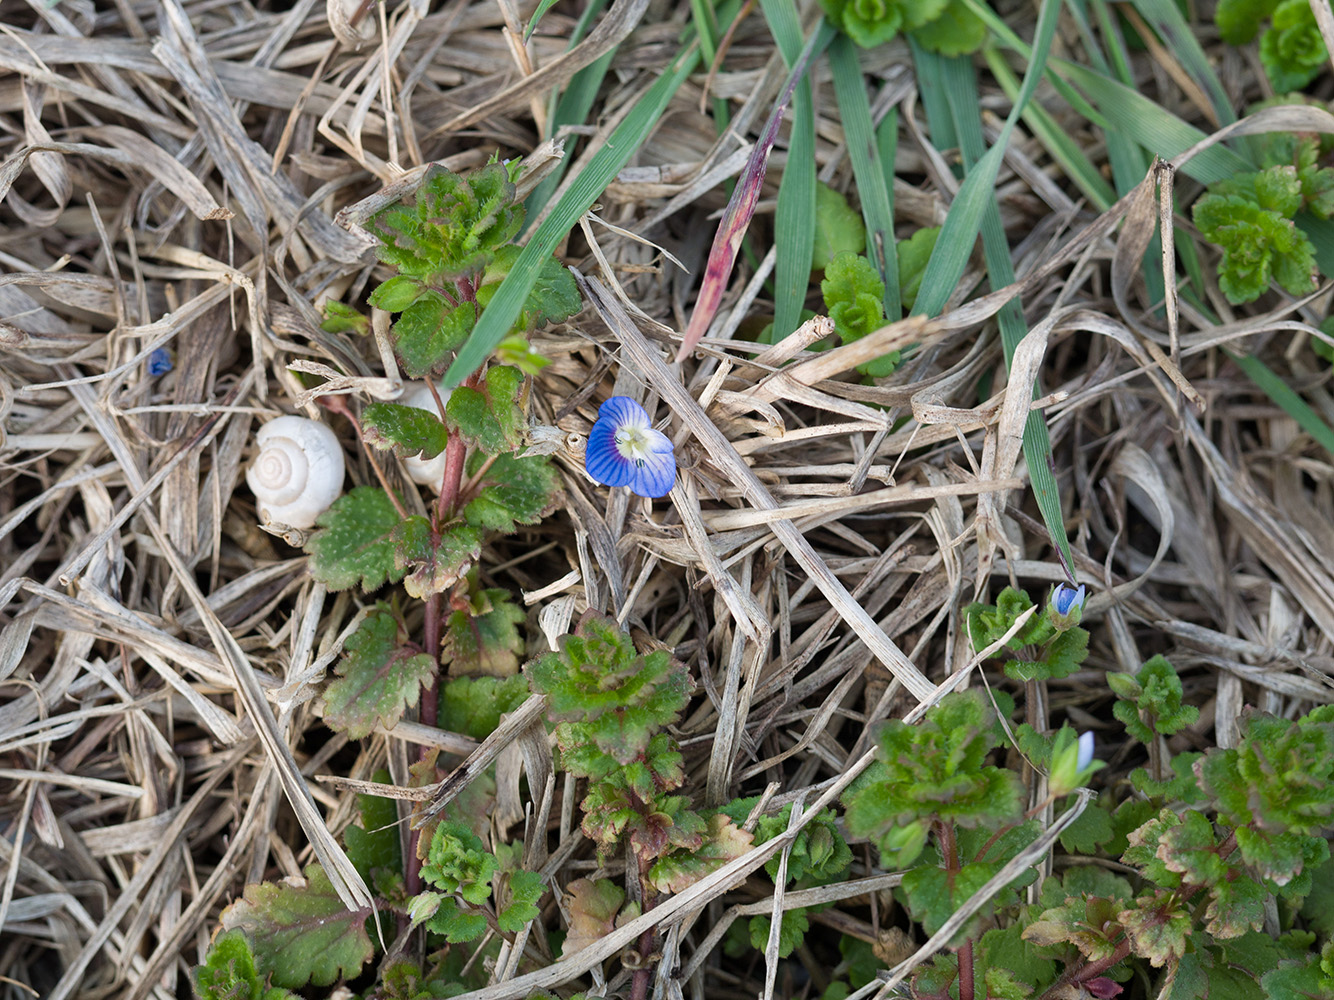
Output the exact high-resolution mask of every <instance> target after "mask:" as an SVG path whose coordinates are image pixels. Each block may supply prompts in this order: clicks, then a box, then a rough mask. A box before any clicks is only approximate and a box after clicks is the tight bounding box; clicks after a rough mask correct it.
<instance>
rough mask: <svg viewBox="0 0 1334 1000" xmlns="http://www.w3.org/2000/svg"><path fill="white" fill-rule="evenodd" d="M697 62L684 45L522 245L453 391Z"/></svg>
mask: <svg viewBox="0 0 1334 1000" xmlns="http://www.w3.org/2000/svg"><path fill="white" fill-rule="evenodd" d="M698 61H699V49H698V46H695V45H689V46H688V47H687V48H686V49H684V50H683V51H682V53H681V54H680V55H679V56H678V57H677V61H676V62H675V63H674V64H672V65H669V66H667V67H666V68H664V70H663V71H662V73H661V74H660V75H659V76H658V79H657V80H656V81H655V82H654V84H653V85H652V86H651V87H650V88H649V89H648V91H647V92H646V93H645V94H644V96H643V97H641V98H640V99H639V101H638V102H637V103H636V105H635V106H634V107H633V108H632V109H631V110H630V112H629V113H628V114H627V115H626V116H625V118H623V119H622V120H621V123H620V124H619V125H618V126H617V127H616V128H615V129H614V130H613V131H612V134H611V135H610V136H608V137H607V141H606V142H605V143H604V144H603V146H602V148H601V149H599V150H598V151H597V153H595V154H594V155H593V157H592V158H591V159H590V160H589V162H588V163H587V164H586V165H585V167H584V169H583V170H582V171H581V172H580V174H579V176H578V177H577V178H576V179H575V181H574V182H573V183H572V184H571V185H570V187H569V188H568V189H567V190H566V192H565V194H564V195H562V196H561V199H560V201H559V202H557V204H556V206H555V208H553V209H552V211H551V213H550V214H549V215H548V216H547V218H546V220H545V221H544V222H543V223H542V224H541V225H540V226H538V227H537V229H536V231H535V232H534V233H533V235H532V236H531V237H530V238H529V240H528V242H527V243H526V244H524V248H523V251H522V252H521V253H520V254H519V258H518V260H516V261H515V263H514V266H513V267H512V268H511V269H510V272H509V274H508V275H507V276H506V277H505V280H504V281H503V282H502V283H501V287H500V288H499V289H497V291H496V294H495V296H494V297H493V298H492V299H491V303H490V305H488V306H487V308H486V309H485V311H483V313H482V315H481V318H480V319H478V321H477V326H476V329H474V330H473V334H472V336H471V337H469V338H468V343H467V345H466V346H465V347H464V348H463V350H461V351H460V352H459V355H458V357H457V358H456V359H455V360H454V363H453V364H452V365H450V367H449V371H448V372H447V373H446V376H445V384H446V386H447V387H449V388H452V387H454V386H456V385H458V384H459V383H460V382H462V381H463V380H464V379H465V378H466V377H467V376H468V375H471V374H472V373H473V372H474V371H476V370H477V369H478V368H480V367H481V366H482V363H483V362H484V361H486V359H487V358H489V357H490V356H491V352H492V351H494V350H495V349H496V346H497V345H498V344H499V343H500V342H501V341H502V340H504V339H505V337H506V336H508V335H509V333H510V330H511V328H512V327H513V325H514V322H515V320H516V319H518V318H519V315H520V314H521V313H522V312H523V309H524V307H525V305H526V304H527V302H528V296H529V293H530V292H531V290H532V288H533V285H534V283H535V282H536V281H537V277H538V275H539V274H540V273H541V272H542V270H543V269H544V268H546V267H548V266H549V265H548V264H547V260H548V259H549V258H550V257H551V254H552V252H553V251H554V250H555V249H556V246H557V244H559V243H560V242H561V241H562V240H563V239H565V237H566V235H567V234H568V233H569V232H570V230H571V229H572V228H574V226H575V224H576V223H577V222H578V221H579V218H580V216H582V215H583V214H584V213H585V212H586V211H588V209H589V208H590V207H592V205H593V202H595V201H596V200H597V199H598V198H600V197H602V194H603V192H604V191H606V189H607V185H608V184H610V183H611V181H612V180H613V179H614V178H615V177H616V175H617V174H618V173H619V172H620V170H621V168H622V167H623V166H625V164H626V163H627V162H628V161H629V159H630V157H631V156H633V155H634V154H635V152H636V151H637V150H638V149H639V148H640V146H641V144H642V143H643V141H644V139H645V137H646V136H647V135H648V133H649V132H650V131H651V130H652V129H653V128H655V127H656V126H657V125H658V123H659V122H660V120H661V117H662V113H663V111H664V110H665V109H666V107H667V104H668V103H669V102H670V101H671V99H672V97H673V96H674V95H675V94H676V91H677V90H678V89H680V87H681V84H682V83H684V82H685V80H686V78H687V77H688V76H689V75H690V73H691V71H692V70H694V68H695V64H696V63H697V62H698Z"/></svg>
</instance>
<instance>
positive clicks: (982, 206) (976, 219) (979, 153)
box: [914, 0, 1075, 579]
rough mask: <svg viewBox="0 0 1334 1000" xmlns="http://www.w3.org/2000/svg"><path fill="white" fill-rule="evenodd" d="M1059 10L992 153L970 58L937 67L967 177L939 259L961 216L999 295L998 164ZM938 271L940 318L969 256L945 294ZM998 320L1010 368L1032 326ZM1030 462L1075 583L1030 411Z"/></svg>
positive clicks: (1043, 445) (1003, 265)
mask: <svg viewBox="0 0 1334 1000" xmlns="http://www.w3.org/2000/svg"><path fill="white" fill-rule="evenodd" d="M1058 9H1059V4H1058V3H1055V2H1052V0H1048V2H1046V3H1044V4H1043V7H1042V13H1041V15H1040V16H1039V18H1038V28H1037V38H1036V39H1035V44H1034V46H1033V51H1034V60H1033V61H1030V63H1029V66H1028V69H1027V72H1026V73H1025V79H1024V85H1023V87H1022V88H1021V89H1020V91H1019V94H1018V96H1017V98H1016V100H1015V104H1014V107H1013V109H1012V110H1011V112H1010V116H1009V118H1008V119H1007V120H1006V123H1005V127H1004V129H1002V131H1001V135H1000V137H999V139H998V141H997V142H996V145H995V146H993V147H992V148H991V149H990V150H987V149H986V140H985V138H984V136H983V134H982V121H981V118H980V117H979V116H978V108H979V107H980V104H981V102H980V95H979V94H978V91H977V79H976V77H975V75H974V70H973V65H972V61H971V60H968V59H945V60H940V64H939V72H940V76H941V77H942V79H943V82H944V87H943V88H942V91H943V93H944V95H945V97H946V100H947V101H948V102H949V105H950V115H951V118H952V119H953V122H954V128H955V131H956V133H957V135H958V140H959V149H960V152H961V153H962V155H963V161H964V165H965V168H966V169H967V175H966V177H965V179H964V183H963V186H962V187H961V188H960V189H959V194H958V195H957V196H956V197H955V200H954V204H953V205H951V206H950V212H949V216H947V218H946V222H945V227H946V229H945V230H942V232H941V236H940V240H938V241H937V244H936V250H937V252H940V249H941V246H940V245H941V243H942V242H944V241H945V237H946V230H948V229H949V226H950V223H951V221H952V220H953V219H954V218H955V215H956V211H958V212H959V214H960V216H961V217H962V218H965V219H966V220H967V221H968V227H967V228H965V227H964V226H960V227H959V228H958V229H957V230H956V235H953V236H952V237H951V238H952V239H954V240H957V241H958V243H957V244H956V245H954V246H952V247H949V248H948V252H952V253H957V252H958V250H959V249H964V247H963V240H962V239H961V236H962V235H963V234H971V235H970V236H969V237H968V242H967V246H966V250H967V251H971V249H972V241H973V240H975V239H976V234H977V233H978V232H979V231H980V233H981V236H982V249H983V254H984V256H985V259H986V263H987V272H988V274H989V275H990V278H991V285H992V287H993V288H1000V287H1003V286H1004V285H1007V284H1010V283H1011V282H1013V281H1014V265H1013V262H1012V261H1011V259H1010V246H1009V241H1008V240H1007V239H1006V238H1005V229H1004V227H1003V226H1002V225H1001V220H1000V210H999V209H998V208H997V206H996V202H995V199H994V198H993V197H992V189H993V187H994V185H995V179H996V173H997V171H998V170H999V167H1000V157H1001V155H1002V154H1003V152H1004V149H1005V144H1006V142H1007V141H1008V140H1009V136H1010V133H1011V131H1013V128H1014V123H1015V121H1016V120H1017V118H1018V116H1019V115H1021V114H1022V113H1023V111H1024V108H1025V106H1026V105H1027V103H1028V101H1029V99H1030V98H1031V97H1032V95H1033V91H1034V89H1035V88H1036V86H1037V81H1038V80H1039V79H1040V78H1041V76H1042V74H1043V70H1044V63H1045V62H1046V59H1047V53H1048V52H1049V50H1050V46H1051V39H1052V35H1053V33H1054V31H1055V26H1056V14H1057V11H1058ZM960 202H962V203H963V204H962V206H960ZM935 264H936V255H935V254H932V258H931V262H930V263H929V264H928V265H927V277H926V279H924V280H923V282H922V294H928V295H930V296H931V297H932V298H933V299H934V300H936V301H938V302H939V303H940V305H939V306H936V307H935V309H933V310H932V311H937V310H938V309H939V308H942V307H943V305H944V299H945V298H947V297H948V294H949V291H950V290H951V289H952V288H953V286H954V283H955V282H957V281H958V275H961V274H962V268H963V266H964V265H965V264H966V256H965V258H964V260H963V261H961V262H959V264H958V267H959V271H958V274H957V275H955V277H954V280H953V281H951V282H950V283H949V285H948V286H947V287H945V288H943V289H939V288H935V287H933V286H931V285H929V284H928V282H929V281H930V280H931V272H932V268H933V266H934V265H935ZM951 266H953V265H951ZM942 293H943V294H942ZM921 305H922V302H921V295H919V296H918V302H917V306H918V308H917V309H915V310H914V311H919V310H921ZM921 311H925V310H921ZM997 321H998V323H999V324H1000V330H1001V342H1002V344H1003V346H1004V349H1005V361H1006V364H1007V365H1008V364H1009V363H1010V361H1011V359H1012V358H1013V357H1014V352H1015V349H1016V348H1017V347H1018V346H1019V342H1020V341H1021V340H1023V338H1024V337H1025V336H1026V335H1027V333H1028V327H1027V325H1026V324H1025V322H1024V314H1023V310H1022V308H1021V307H1020V304H1019V302H1018V301H1011V302H1009V303H1007V304H1006V305H1005V306H1004V307H1002V308H1001V310H1000V312H999V313H998V314H997ZM1033 391H1034V393H1035V394H1036V393H1037V392H1038V387H1037V386H1036V385H1035V386H1034V388H1033ZM1024 459H1025V462H1026V463H1027V466H1028V475H1029V482H1030V484H1031V485H1032V488H1033V496H1034V499H1035V500H1036V501H1037V505H1038V509H1039V511H1040V512H1041V513H1042V519H1043V521H1044V522H1045V523H1046V525H1047V530H1048V532H1050V534H1051V537H1052V541H1053V543H1054V544H1055V546H1056V550H1057V552H1058V554H1059V555H1060V559H1061V562H1062V564H1063V565H1064V567H1065V570H1066V573H1067V574H1069V576H1070V577H1071V578H1072V579H1073V578H1074V576H1075V570H1074V559H1073V558H1072V557H1071V555H1070V542H1069V539H1068V538H1067V537H1066V533H1065V520H1064V518H1063V516H1062V513H1061V500H1060V493H1059V491H1058V488H1057V484H1056V476H1055V473H1054V472H1053V471H1052V464H1053V463H1052V458H1051V438H1050V437H1049V435H1048V434H1047V425H1046V422H1045V421H1044V420H1043V417H1042V414H1041V413H1039V412H1037V411H1035V410H1033V411H1030V412H1029V414H1028V418H1027V420H1026V421H1025V423H1024Z"/></svg>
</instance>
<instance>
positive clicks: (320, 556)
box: [306, 486, 405, 592]
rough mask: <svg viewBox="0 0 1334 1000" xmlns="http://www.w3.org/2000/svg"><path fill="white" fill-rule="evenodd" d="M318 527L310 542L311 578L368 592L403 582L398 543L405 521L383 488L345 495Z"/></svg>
mask: <svg viewBox="0 0 1334 1000" xmlns="http://www.w3.org/2000/svg"><path fill="white" fill-rule="evenodd" d="M315 523H316V525H317V526H318V530H316V531H315V533H314V534H312V535H311V536H310V539H309V540H308V541H307V542H306V552H307V553H309V555H310V575H311V576H313V577H314V578H315V579H316V580H318V581H319V582H320V583H322V584H324V585H325V586H326V587H328V588H329V589H330V590H347V589H348V588H349V587H354V586H357V585H360V586H361V588H362V589H363V590H366V591H368V592H369V591H372V590H375V589H377V588H378V587H380V586H381V585H383V584H384V583H385V582H386V581H389V582H391V583H396V582H397V581H399V580H401V579H402V578H403V573H404V572H405V569H404V567H403V566H401V565H399V564H398V561H397V559H398V546H397V544H396V543H395V541H394V536H395V533H396V532H397V531H398V530H399V528H400V526H401V525H402V524H403V518H402V517H401V516H400V514H399V513H398V509H397V508H396V507H395V506H394V502H393V501H392V500H390V499H389V496H388V495H387V494H386V493H385V492H384V490H382V489H380V488H379V487H378V486H358V487H356V488H355V489H354V490H352V491H351V492H350V493H344V494H343V495H342V496H341V497H339V498H338V499H337V500H335V501H334V502H333V506H331V507H330V508H329V509H328V510H326V511H325V512H324V513H323V514H321V515H320V516H319V520H317V521H316V522H315Z"/></svg>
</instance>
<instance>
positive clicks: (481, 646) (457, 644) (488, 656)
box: [442, 588, 527, 694]
mask: <svg viewBox="0 0 1334 1000" xmlns="http://www.w3.org/2000/svg"><path fill="white" fill-rule="evenodd" d="M524 617H525V616H524V613H523V609H522V608H520V607H517V606H516V605H515V604H514V602H513V601H511V600H510V595H509V591H507V590H502V589H499V588H491V589H486V590H474V591H473V592H472V593H471V594H470V596H469V601H468V606H467V607H465V608H460V609H458V610H456V611H453V612H451V613H450V615H449V618H448V619H447V621H446V622H445V638H444V649H443V653H442V657H443V659H444V660H445V661H446V662H447V663H449V668H450V672H451V673H454V674H489V675H491V676H492V677H510V676H513V675H514V674H515V673H516V672H517V671H518V669H519V657H520V656H521V655H523V649H524V645H523V638H522V636H520V635H519V630H518V629H517V628H516V627H515V626H517V625H520V624H522V622H523V620H524ZM524 693H525V694H526V693H527V686H526V685H524Z"/></svg>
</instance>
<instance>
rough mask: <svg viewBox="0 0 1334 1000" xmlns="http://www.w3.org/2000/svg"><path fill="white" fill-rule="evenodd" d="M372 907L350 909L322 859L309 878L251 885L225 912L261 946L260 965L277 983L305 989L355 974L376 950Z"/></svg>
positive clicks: (225, 919) (227, 926)
mask: <svg viewBox="0 0 1334 1000" xmlns="http://www.w3.org/2000/svg"><path fill="white" fill-rule="evenodd" d="M370 912H371V910H370V907H369V906H367V907H359V908H357V909H355V910H349V909H348V908H347V907H346V906H344V904H343V901H342V900H341V899H339V898H338V893H336V892H335V891H334V888H333V886H332V885H331V884H330V883H329V878H328V876H327V875H325V874H324V869H323V868H321V867H320V866H319V865H318V864H312V865H308V866H307V867H306V877H305V878H304V879H300V878H296V877H295V876H293V877H291V878H286V879H283V880H282V881H281V882H260V883H257V884H254V885H248V886H246V888H245V895H244V896H243V897H242V898H241V899H239V900H237V901H236V902H234V903H232V904H231V905H230V906H228V907H227V908H226V909H225V910H223V911H222V927H223V929H224V930H226V931H231V930H240V931H243V932H244V933H245V935H246V937H247V938H249V940H250V941H251V943H252V946H253V947H254V949H255V965H256V968H257V969H258V970H259V972H260V974H261V975H266V976H269V977H271V980H272V982H273V984H274V985H275V986H281V987H283V988H285V989H292V990H294V989H299V988H300V987H302V986H305V985H306V984H307V983H310V984H312V985H315V986H329V985H331V984H332V983H334V982H335V981H336V980H338V979H353V978H355V977H356V976H357V975H358V974H359V973H360V972H361V968H362V966H364V965H365V964H366V963H367V962H369V961H370V960H371V958H372V957H373V956H374V953H375V950H374V948H372V946H371V939H370V938H369V937H368V936H367V934H366V918H367V917H368V916H370Z"/></svg>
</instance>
